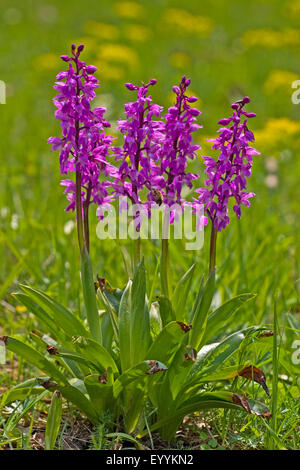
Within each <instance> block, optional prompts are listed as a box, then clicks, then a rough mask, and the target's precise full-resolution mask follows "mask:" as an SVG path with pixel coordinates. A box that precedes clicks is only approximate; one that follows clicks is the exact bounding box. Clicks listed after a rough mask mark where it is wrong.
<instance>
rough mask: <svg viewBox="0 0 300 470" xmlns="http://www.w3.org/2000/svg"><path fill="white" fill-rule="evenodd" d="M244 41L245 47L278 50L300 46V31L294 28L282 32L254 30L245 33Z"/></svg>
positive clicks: (267, 29)
mask: <svg viewBox="0 0 300 470" xmlns="http://www.w3.org/2000/svg"><path fill="white" fill-rule="evenodd" d="M242 41H243V43H244V45H245V47H252V46H262V47H266V48H273V49H276V48H280V47H285V46H299V45H300V31H299V30H297V29H292V28H285V29H282V30H280V31H275V30H273V29H270V28H262V29H253V30H249V31H246V32H245V33H244V35H243V38H242Z"/></svg>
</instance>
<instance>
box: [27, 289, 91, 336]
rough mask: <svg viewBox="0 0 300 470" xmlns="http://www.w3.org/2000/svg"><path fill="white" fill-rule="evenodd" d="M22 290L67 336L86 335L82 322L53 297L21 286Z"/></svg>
mask: <svg viewBox="0 0 300 470" xmlns="http://www.w3.org/2000/svg"><path fill="white" fill-rule="evenodd" d="M20 287H21V289H22V290H23V291H24V292H25V293H26V294H27V295H28V296H29V297H30V298H31V299H32V300H33V301H34V302H36V303H37V304H38V305H39V306H40V307H41V308H42V309H43V310H44V311H45V312H46V313H47V314H48V315H49V316H50V317H51V318H52V320H53V321H54V322H55V323H56V325H57V326H58V328H59V327H61V328H62V329H63V330H64V332H65V334H66V335H67V336H69V337H70V336H74V335H79V334H81V335H86V334H87V331H86V330H85V328H84V326H83V324H82V323H81V321H80V320H79V319H78V318H77V317H76V316H75V315H74V314H73V313H72V312H70V311H69V310H68V309H66V308H65V307H63V306H62V305H60V304H59V303H57V302H55V301H54V300H53V299H51V297H49V296H48V295H46V294H44V293H43V292H40V291H38V290H37V289H33V288H32V287H29V286H25V285H20Z"/></svg>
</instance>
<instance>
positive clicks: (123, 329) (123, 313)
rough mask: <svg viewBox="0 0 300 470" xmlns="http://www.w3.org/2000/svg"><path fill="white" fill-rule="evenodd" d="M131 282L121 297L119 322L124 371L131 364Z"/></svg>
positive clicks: (121, 357)
mask: <svg viewBox="0 0 300 470" xmlns="http://www.w3.org/2000/svg"><path fill="white" fill-rule="evenodd" d="M131 284H132V282H131V281H129V282H128V284H127V286H126V288H125V290H124V292H123V295H122V298H121V301H120V307H119V315H118V323H119V325H118V326H119V347H120V360H121V369H122V372H124V371H126V370H127V369H129V368H130V366H131V357H130V351H131V336H130V312H131Z"/></svg>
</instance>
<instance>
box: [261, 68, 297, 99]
mask: <svg viewBox="0 0 300 470" xmlns="http://www.w3.org/2000/svg"><path fill="white" fill-rule="evenodd" d="M298 78H299V77H298V75H297V74H296V73H294V72H289V71H288V70H273V71H272V72H271V73H270V75H269V77H268V78H267V80H266V81H265V83H264V87H263V89H264V92H265V94H266V95H272V94H273V93H274V92H276V91H278V90H280V89H283V90H285V91H286V92H287V93H290V92H291V84H292V82H293V81H294V80H297V79H298Z"/></svg>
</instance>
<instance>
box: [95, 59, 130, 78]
mask: <svg viewBox="0 0 300 470" xmlns="http://www.w3.org/2000/svg"><path fill="white" fill-rule="evenodd" d="M95 65H96V67H97V68H98V75H99V77H100V79H104V80H115V81H117V80H120V78H122V77H123V76H124V73H125V71H124V69H123V68H122V67H119V66H118V65H112V64H110V63H108V62H106V61H103V60H101V62H99V63H96V64H95Z"/></svg>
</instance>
